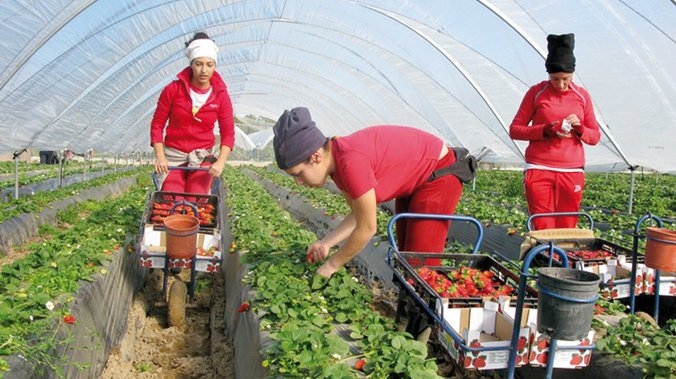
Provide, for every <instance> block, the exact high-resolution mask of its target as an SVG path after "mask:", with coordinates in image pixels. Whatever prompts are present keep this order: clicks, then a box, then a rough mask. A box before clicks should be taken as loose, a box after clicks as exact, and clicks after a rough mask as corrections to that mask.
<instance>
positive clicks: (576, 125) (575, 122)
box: [565, 113, 583, 135]
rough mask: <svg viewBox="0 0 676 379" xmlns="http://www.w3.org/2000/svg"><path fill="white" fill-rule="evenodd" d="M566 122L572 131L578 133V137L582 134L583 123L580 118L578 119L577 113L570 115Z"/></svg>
mask: <svg viewBox="0 0 676 379" xmlns="http://www.w3.org/2000/svg"><path fill="white" fill-rule="evenodd" d="M565 120H566V121H567V122H568V123H569V124H570V126H571V131H573V132H575V133H577V134H578V135H581V134H582V129H583V127H582V122H580V118H579V117H577V115H576V114H575V113H571V114H570V115H568V117H566V118H565Z"/></svg>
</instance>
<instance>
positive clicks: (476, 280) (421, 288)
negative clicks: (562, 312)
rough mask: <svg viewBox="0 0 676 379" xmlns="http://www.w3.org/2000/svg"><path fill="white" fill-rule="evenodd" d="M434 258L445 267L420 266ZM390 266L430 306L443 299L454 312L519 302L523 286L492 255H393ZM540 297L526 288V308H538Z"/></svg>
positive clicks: (534, 291) (531, 288)
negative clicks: (492, 301)
mask: <svg viewBox="0 0 676 379" xmlns="http://www.w3.org/2000/svg"><path fill="white" fill-rule="evenodd" d="M430 257H431V258H441V263H442V264H441V266H424V265H422V264H421V263H419V262H424V261H425V259H426V258H430ZM411 262H413V264H411ZM389 263H390V265H391V266H392V269H393V270H394V271H395V277H396V278H397V279H398V280H399V281H401V282H402V283H403V284H404V285H406V286H409V288H410V289H412V292H413V293H414V294H415V295H416V296H419V297H420V298H421V299H422V300H423V302H424V303H425V304H429V305H430V306H431V305H432V304H435V301H436V299H437V298H441V299H443V301H444V302H446V301H447V302H448V304H449V307H451V308H466V307H480V306H482V301H483V299H485V298H498V297H500V296H509V297H512V298H514V299H515V298H516V295H517V289H518V286H519V276H518V275H517V274H515V273H514V272H512V271H510V270H509V269H508V268H507V267H506V266H504V265H502V264H501V263H500V262H498V261H497V260H496V259H494V258H493V257H491V256H488V255H482V254H446V253H443V254H424V253H409V252H393V254H392V259H390V260H389ZM409 292H411V291H409ZM537 295H538V292H537V290H535V289H534V288H533V287H531V286H526V296H525V298H524V304H526V305H527V306H528V305H530V306H536V304H537Z"/></svg>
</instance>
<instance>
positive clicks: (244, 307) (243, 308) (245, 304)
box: [237, 301, 251, 313]
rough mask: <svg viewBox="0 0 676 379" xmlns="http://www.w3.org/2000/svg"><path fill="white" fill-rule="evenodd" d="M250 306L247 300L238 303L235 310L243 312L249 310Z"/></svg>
mask: <svg viewBox="0 0 676 379" xmlns="http://www.w3.org/2000/svg"><path fill="white" fill-rule="evenodd" d="M249 308H251V305H249V302H248V301H245V302H243V303H242V304H240V305H239V308H237V312H239V313H243V312H246V311H248V310H249Z"/></svg>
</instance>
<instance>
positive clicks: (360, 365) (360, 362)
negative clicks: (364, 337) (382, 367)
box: [354, 358, 366, 371]
mask: <svg viewBox="0 0 676 379" xmlns="http://www.w3.org/2000/svg"><path fill="white" fill-rule="evenodd" d="M364 365H366V359H364V358H361V359H358V360H357V362H355V364H354V369H355V370H359V371H362V370H363V369H364Z"/></svg>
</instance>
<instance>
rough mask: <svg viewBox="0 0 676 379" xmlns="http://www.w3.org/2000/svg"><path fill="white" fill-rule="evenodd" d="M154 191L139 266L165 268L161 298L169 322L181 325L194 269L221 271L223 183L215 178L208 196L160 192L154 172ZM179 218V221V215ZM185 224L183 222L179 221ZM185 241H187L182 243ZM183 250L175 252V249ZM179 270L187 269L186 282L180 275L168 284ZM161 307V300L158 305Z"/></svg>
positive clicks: (191, 293)
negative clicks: (186, 224)
mask: <svg viewBox="0 0 676 379" xmlns="http://www.w3.org/2000/svg"><path fill="white" fill-rule="evenodd" d="M169 169H170V170H187V171H207V170H208V168H204V167H183V166H172V167H170V168H169ZM153 183H154V187H155V190H154V191H152V192H151V193H150V194H149V196H148V201H147V205H146V208H145V211H144V214H143V217H142V218H141V225H140V235H141V241H140V248H139V249H138V250H137V254H138V258H139V264H140V265H141V266H142V267H145V268H148V269H151V270H152V269H160V270H162V272H163V274H164V275H163V281H162V299H163V300H164V301H165V302H166V306H167V309H168V310H167V320H168V324H169V326H184V323H185V307H186V301H188V302H190V301H192V299H193V296H194V293H195V282H196V277H197V276H196V273H197V272H209V273H211V272H219V271H220V270H221V264H222V262H223V250H224V249H223V246H222V239H221V230H222V229H221V228H222V225H223V216H222V214H221V212H220V210H221V209H223V204H222V196H221V192H222V186H221V182H220V178H216V179H215V180H214V183H213V185H212V187H211V191H210V193H209V194H197V193H178V192H166V191H160V190H159V189H160V183H159V181H158V178H157V176H156V175H155V174H153ZM181 217H183V219H180V220H179V218H181ZM185 220H188V221H190V220H191V221H190V222H192V224H191V226H193V225H194V226H193V227H192V228H191V229H189V230H188V229H185V230H182V229H178V228H177V227H176V226H174V225H176V221H185ZM181 226H183V225H181ZM186 243H187V245H186ZM179 246H180V249H181V250H182V251H181V252H180V253H181V254H178V249H179ZM182 270H187V271H188V272H189V273H190V279H189V281H188V283H186V282H185V281H184V280H183V279H181V278H180V276H179V275H174V280H173V281H172V284H171V286H170V288H169V291H168V292H169V294H168V295H167V286H168V283H169V276H170V275H171V274H178V273H180V272H181V271H182ZM160 305H165V304H160Z"/></svg>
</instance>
